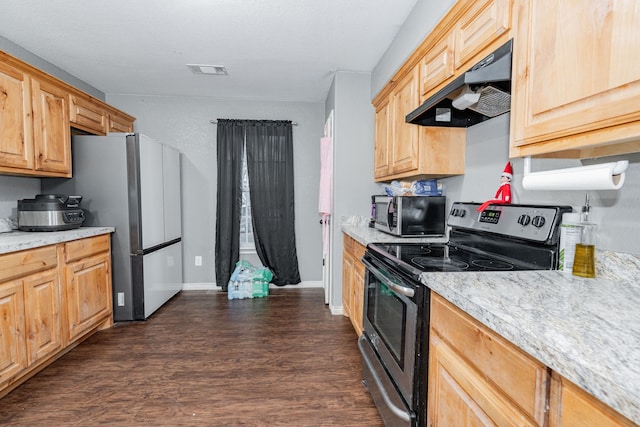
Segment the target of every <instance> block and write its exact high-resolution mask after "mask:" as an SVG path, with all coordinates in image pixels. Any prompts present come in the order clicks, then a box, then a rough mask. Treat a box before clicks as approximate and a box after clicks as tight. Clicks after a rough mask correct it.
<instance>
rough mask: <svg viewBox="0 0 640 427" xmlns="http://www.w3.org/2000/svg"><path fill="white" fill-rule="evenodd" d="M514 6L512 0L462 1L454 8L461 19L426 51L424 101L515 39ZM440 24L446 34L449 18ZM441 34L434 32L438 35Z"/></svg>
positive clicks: (453, 23)
mask: <svg viewBox="0 0 640 427" xmlns="http://www.w3.org/2000/svg"><path fill="white" fill-rule="evenodd" d="M512 4H513V2H512V0H480V1H474V2H469V1H460V2H458V3H457V4H456V5H455V6H454V8H452V10H451V14H452V15H456V14H458V13H461V16H460V17H459V19H455V20H454V21H453V22H452V23H451V24H450V25H451V26H452V28H451V29H449V30H448V31H447V32H445V34H444V36H442V38H440V40H439V41H436V42H435V43H433V44H432V45H431V46H429V47H428V48H426V53H425V54H424V56H423V57H422V59H421V60H420V67H421V68H420V79H421V81H420V84H421V87H420V94H421V96H422V98H421V99H422V100H423V101H424V99H426V98H427V97H429V96H430V95H431V94H432V93H434V92H435V90H436V89H440V88H442V87H443V86H444V85H445V84H446V83H449V81H451V80H453V78H454V77H456V76H459V75H460V74H461V73H463V72H465V71H467V70H468V69H469V68H470V67H471V66H473V64H475V62H476V61H478V60H479V59H482V58H484V57H485V56H487V55H488V54H489V53H491V52H492V51H493V50H495V49H496V48H497V47H499V46H501V45H502V44H504V43H505V42H506V41H507V40H509V38H511V33H510V30H511V11H512ZM457 8H460V12H458V11H457ZM440 25H441V27H440V28H441V30H440V31H445V28H446V25H447V19H446V18H445V19H443V22H442V23H441V24H440ZM438 32H439V29H438V28H436V29H434V35H435V34H438Z"/></svg>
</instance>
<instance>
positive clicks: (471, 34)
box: [454, 0, 512, 71]
mask: <svg viewBox="0 0 640 427" xmlns="http://www.w3.org/2000/svg"><path fill="white" fill-rule="evenodd" d="M511 6H512V0H481V1H474V2H472V3H471V7H470V8H469V9H468V10H467V11H466V12H465V13H464V15H463V16H462V18H460V19H459V20H458V22H457V23H456V26H455V49H454V52H455V55H454V57H455V68H456V70H459V69H460V68H462V67H464V69H463V70H462V71H466V70H467V68H469V66H470V65H471V64H470V62H471V60H473V59H475V58H477V57H478V56H481V57H484V56H486V55H485V52H486V53H488V50H491V51H493V50H494V48H493V47H492V46H491V44H492V43H494V42H496V41H498V43H497V44H496V45H495V47H498V46H499V45H502V44H503V43H504V42H506V41H507V40H508V39H509V38H510V37H509V30H510V29H511ZM501 36H504V37H501ZM481 52H482V55H478V54H479V53H481ZM478 59H480V58H478Z"/></svg>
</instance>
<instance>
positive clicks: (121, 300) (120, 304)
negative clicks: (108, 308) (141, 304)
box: [118, 292, 124, 307]
mask: <svg viewBox="0 0 640 427" xmlns="http://www.w3.org/2000/svg"><path fill="white" fill-rule="evenodd" d="M118 307H124V292H118Z"/></svg>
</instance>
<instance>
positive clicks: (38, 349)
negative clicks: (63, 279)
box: [24, 269, 63, 364]
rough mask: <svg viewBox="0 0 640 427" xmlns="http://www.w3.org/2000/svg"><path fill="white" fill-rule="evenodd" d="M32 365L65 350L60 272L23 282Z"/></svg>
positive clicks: (32, 277) (48, 273) (38, 275)
mask: <svg viewBox="0 0 640 427" xmlns="http://www.w3.org/2000/svg"><path fill="white" fill-rule="evenodd" d="M24 286H25V307H26V318H27V330H28V333H27V337H28V338H27V346H28V349H29V353H28V356H29V364H31V363H33V362H34V361H36V360H38V359H40V358H43V357H45V356H48V355H49V354H52V353H55V352H56V351H58V350H59V349H61V348H62V345H63V342H62V341H63V339H62V333H61V329H60V280H59V278H58V270H57V269H53V270H49V271H45V272H43V273H38V274H34V275H31V276H28V277H26V278H25V279H24Z"/></svg>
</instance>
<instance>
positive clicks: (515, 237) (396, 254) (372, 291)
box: [358, 202, 571, 426]
mask: <svg viewBox="0 0 640 427" xmlns="http://www.w3.org/2000/svg"><path fill="white" fill-rule="evenodd" d="M479 206H480V204H479V203H462V202H457V203H454V204H453V206H452V208H451V210H450V211H449V215H448V220H447V223H448V225H449V226H450V227H451V230H450V233H449V242H448V243H432V244H417V243H399V244H396V243H394V244H388V243H380V244H378V243H375V244H370V245H368V246H367V250H366V252H365V256H364V258H363V260H362V261H363V263H364V264H365V267H366V274H365V295H364V319H363V322H364V332H363V334H362V336H361V337H360V339H359V341H358V346H359V348H360V352H361V353H362V357H363V382H364V384H365V386H366V387H367V389H368V390H369V392H370V393H371V395H372V397H373V399H374V401H375V403H376V406H377V407H378V411H379V412H380V415H381V417H382V418H383V420H384V422H385V425H387V426H422V425H425V423H426V415H427V392H428V390H427V374H428V372H427V371H428V369H427V368H428V364H427V361H428V352H429V347H428V345H429V337H428V333H429V312H430V310H429V299H430V298H429V296H430V291H429V288H428V286H425V285H423V284H422V283H421V282H420V279H419V276H420V274H421V273H422V272H437V273H442V274H447V273H450V272H470V271H476V272H478V271H481V272H486V273H487V280H491V273H492V272H504V271H522V270H552V269H556V268H557V265H558V255H559V253H558V252H559V251H558V247H559V245H558V243H559V225H560V221H561V219H562V214H563V213H565V212H571V207H570V206H548V205H545V206H540V205H491V206H489V207H488V208H487V209H485V210H484V211H483V212H479V211H477V208H478V207H479Z"/></svg>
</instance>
